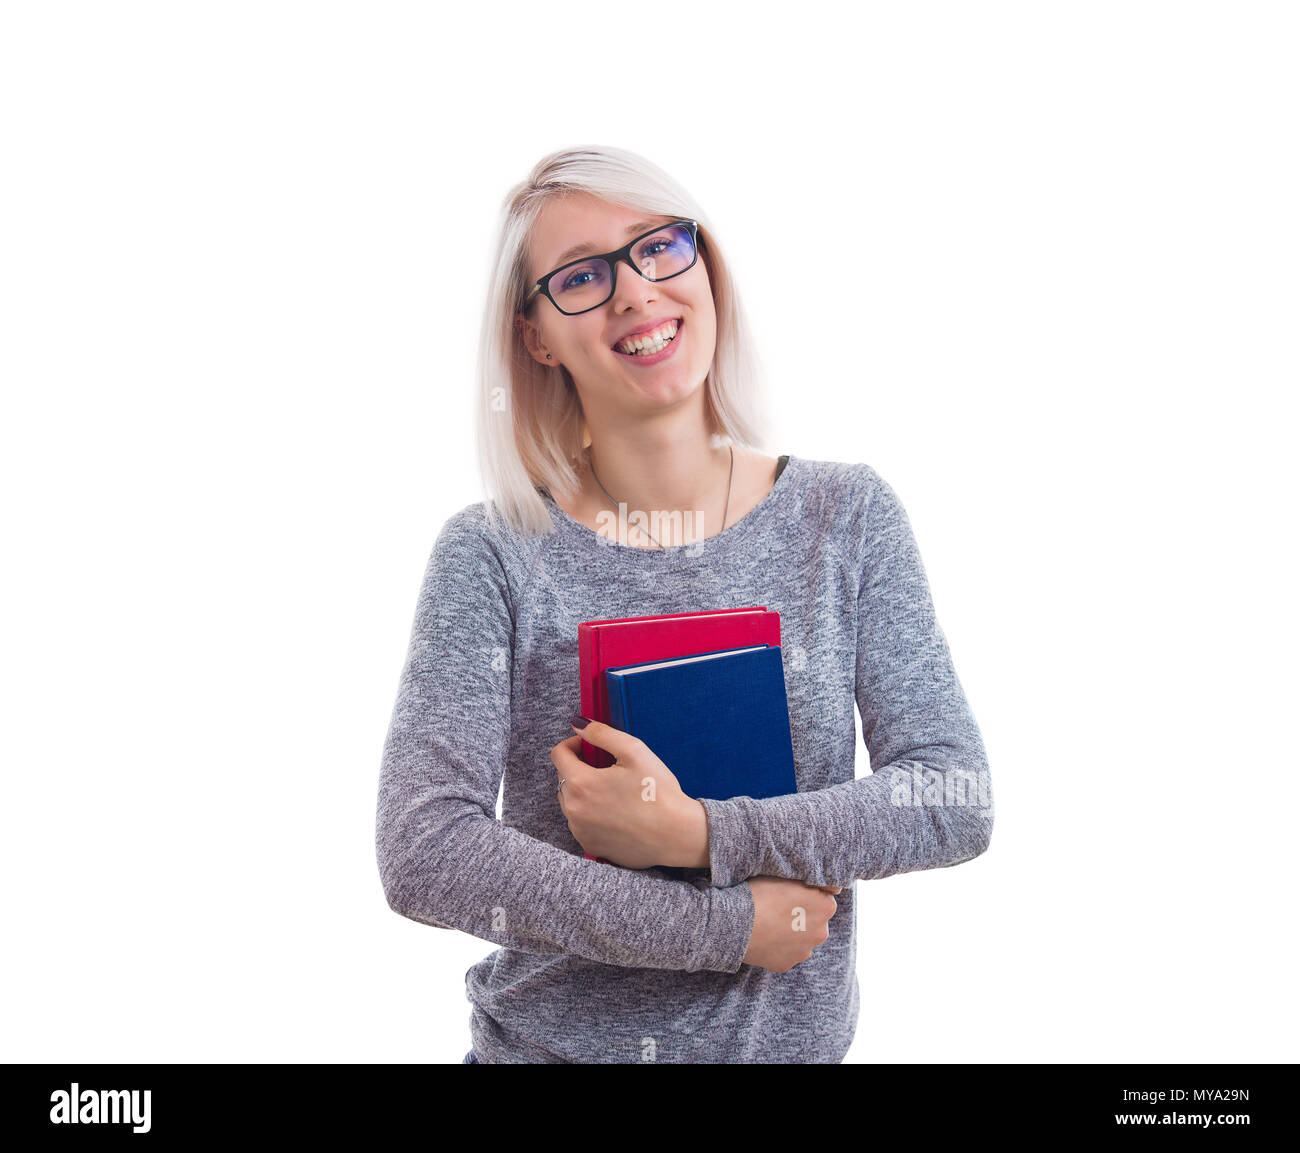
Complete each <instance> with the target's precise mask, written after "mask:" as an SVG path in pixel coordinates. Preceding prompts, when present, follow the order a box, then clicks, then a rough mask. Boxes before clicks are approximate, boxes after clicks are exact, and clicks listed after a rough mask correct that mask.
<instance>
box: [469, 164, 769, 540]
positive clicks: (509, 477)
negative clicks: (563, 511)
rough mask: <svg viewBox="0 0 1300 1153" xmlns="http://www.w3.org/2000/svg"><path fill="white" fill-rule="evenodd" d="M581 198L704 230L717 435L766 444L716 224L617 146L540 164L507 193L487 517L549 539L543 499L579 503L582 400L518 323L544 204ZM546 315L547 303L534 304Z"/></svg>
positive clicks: (488, 319) (491, 359)
mask: <svg viewBox="0 0 1300 1153" xmlns="http://www.w3.org/2000/svg"><path fill="white" fill-rule="evenodd" d="M574 192H584V193H588V194H590V195H592V196H596V197H599V198H600V199H602V200H605V201H607V202H608V203H610V204H616V205H619V206H620V207H625V208H630V209H637V210H640V211H643V212H645V213H646V214H647V215H653V216H678V217H682V218H689V219H691V220H695V221H697V222H698V223H699V239H700V244H699V248H700V256H701V258H702V259H703V260H704V263H705V267H706V269H707V270H708V274H709V284H710V286H711V288H712V290H713V303H714V310H715V312H716V314H717V345H716V349H715V352H714V355H713V363H712V365H710V367H709V373H708V377H707V378H706V382H705V410H706V413H707V419H708V421H709V424H710V430H711V431H712V433H713V434H714V436H715V437H716V438H724V439H727V440H729V441H730V443H732V444H733V445H749V446H755V447H757V446H759V445H760V444H761V442H762V441H763V440H764V438H765V429H766V423H767V422H766V412H765V410H764V408H763V402H762V392H761V381H760V372H761V368H760V365H759V362H758V357H757V353H756V351H755V349H754V345H753V339H752V337H751V334H750V329H749V324H748V322H747V321H746V319H745V314H744V311H743V309H742V308H741V303H740V294H739V293H738V291H737V289H736V284H735V281H734V280H733V279H732V277H731V272H730V269H729V268H728V266H727V261H726V259H725V257H724V255H723V249H722V246H721V245H720V243H719V242H718V235H717V233H716V231H715V230H714V228H713V226H712V225H711V224H710V223H709V221H708V217H707V216H706V215H705V214H704V212H703V211H702V210H701V209H700V207H699V205H698V204H696V202H695V200H694V199H693V198H692V197H691V195H690V194H689V193H688V192H687V191H686V190H685V189H684V188H683V187H682V186H681V185H680V184H678V183H677V182H676V181H675V180H673V179H672V178H671V177H670V176H669V175H668V174H667V173H666V172H664V171H663V170H662V169H660V168H658V167H656V166H655V165H654V164H652V163H650V161H648V160H645V159H644V158H642V157H640V156H637V155H636V154H635V153H632V152H626V151H624V150H622V149H619V148H576V149H568V150H565V151H562V152H553V153H551V154H550V155H549V156H545V157H543V158H542V159H541V160H539V161H538V162H537V164H536V165H535V166H534V168H533V170H532V172H530V173H529V174H528V178H527V179H526V180H523V181H521V182H520V183H519V184H517V185H516V186H515V187H514V188H512V189H511V190H510V192H509V194H508V195H507V196H506V198H505V201H504V202H503V205H502V211H501V217H500V239H499V242H498V245H497V250H496V259H495V262H494V265H493V270H492V276H491V279H490V287H489V290H488V298H487V303H486V305H485V307H484V311H483V327H482V331H481V334H480V337H479V360H478V385H479V397H478V409H477V420H478V452H479V470H480V472H481V474H482V480H483V486H484V489H485V490H486V493H487V495H488V497H489V499H488V501H487V510H488V515H489V518H490V519H495V517H497V516H498V515H499V516H504V518H505V520H506V522H507V523H508V524H509V525H510V527H511V528H513V529H514V530H515V531H516V532H521V533H527V534H530V535H544V534H546V533H548V532H551V531H552V528H553V526H552V524H551V518H550V516H549V514H548V512H547V509H546V505H545V503H544V502H543V500H542V498H541V496H540V494H539V492H538V487H537V486H539V485H544V486H546V488H547V489H548V490H549V491H550V492H551V493H559V494H560V495H563V496H568V495H572V494H573V493H575V492H576V491H577V489H578V487H579V481H578V469H577V467H576V463H577V462H578V461H579V459H580V457H581V455H582V450H583V449H584V448H585V447H586V444H587V443H589V440H584V437H583V432H584V428H585V421H584V419H583V414H582V403H581V401H580V400H579V397H578V393H577V390H576V389H575V388H574V385H573V379H572V377H571V376H570V375H569V371H568V369H566V368H564V367H562V366H556V367H550V366H544V365H541V364H538V363H537V361H535V360H534V359H533V358H532V357H531V356H530V355H529V354H528V350H527V349H526V348H525V346H524V342H523V338H522V337H521V336H520V334H519V331H518V328H517V327H516V315H517V314H518V313H519V312H520V311H521V305H522V303H523V300H524V297H525V295H526V294H527V292H528V289H529V288H530V287H531V283H532V281H531V279H530V273H529V238H530V236H531V233H532V228H533V225H534V223H535V222H536V220H537V218H538V216H539V215H540V213H541V211H542V209H543V208H544V207H545V205H546V203H547V202H548V201H550V200H551V199H553V198H557V197H563V196H565V195H567V194H569V193H574ZM535 303H536V305H537V306H538V307H541V301H540V298H538V299H537V301H535Z"/></svg>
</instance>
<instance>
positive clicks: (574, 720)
mask: <svg viewBox="0 0 1300 1153" xmlns="http://www.w3.org/2000/svg"><path fill="white" fill-rule="evenodd" d="M569 724H571V725H572V726H573V727H574V728H575V729H585V728H586V727H587V726H588V725H589V724H591V722H590V721H589V720H588V719H587V718H586V717H584V716H579V715H578V714H577V713H574V714H573V716H571V717H570V718H569Z"/></svg>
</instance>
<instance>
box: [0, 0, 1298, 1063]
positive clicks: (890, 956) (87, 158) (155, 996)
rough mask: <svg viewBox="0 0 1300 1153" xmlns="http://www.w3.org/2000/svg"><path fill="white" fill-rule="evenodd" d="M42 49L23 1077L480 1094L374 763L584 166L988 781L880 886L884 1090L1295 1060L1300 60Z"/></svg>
mask: <svg viewBox="0 0 1300 1153" xmlns="http://www.w3.org/2000/svg"><path fill="white" fill-rule="evenodd" d="M0 12H2V13H3V14H2V15H0V165H3V169H4V175H3V179H2V180H0V202H2V203H0V207H2V209H3V211H2V213H0V230H2V231H0V244H2V246H3V247H2V250H0V334H2V338H0V371H2V374H3V377H2V379H3V389H4V393H3V396H4V402H3V403H4V409H3V411H4V419H3V429H2V431H0V437H2V438H3V441H2V445H3V451H2V453H0V469H2V470H3V476H2V479H3V485H4V504H3V509H4V512H3V518H4V520H3V525H4V528H3V541H4V548H5V557H4V564H3V569H2V570H0V574H2V575H0V579H2V580H3V582H4V585H5V587H4V595H3V598H2V605H3V608H2V610H0V611H2V612H3V637H2V639H0V647H2V648H3V662H4V664H3V669H4V671H3V678H4V679H3V712H4V717H5V720H4V725H3V772H4V799H3V807H2V810H0V820H2V821H3V828H2V829H0V868H2V869H3V878H4V880H3V909H2V910H0V914H2V916H3V923H4V935H5V939H6V944H5V947H4V953H3V958H2V959H0V966H2V968H3V981H4V986H5V988H6V990H7V993H8V996H7V998H6V999H7V1002H8V1004H7V1007H6V1011H5V1022H4V1028H3V1030H0V1057H2V1058H3V1059H4V1060H6V1061H105V1062H135V1061H217V1062H226V1061H353V1060H359V1061H459V1060H460V1058H461V1057H462V1056H463V1054H464V1052H465V1051H466V1049H467V1048H468V1047H469V1033H468V1019H469V1005H468V1002H467V1001H466V999H465V993H464V974H465V970H466V969H467V968H468V967H469V966H470V965H471V964H472V963H473V962H474V961H476V960H477V959H479V958H480V957H482V956H484V955H485V954H486V953H487V952H489V951H490V950H491V948H492V946H491V945H490V944H489V943H487V942H485V941H481V940H477V939H475V938H472V937H469V936H466V935H464V934H460V933H455V932H449V931H443V930H438V929H435V928H431V927H427V926H424V925H420V924H417V923H415V922H412V921H408V920H405V919H403V918H401V917H399V916H397V915H396V914H394V913H393V912H392V911H391V910H390V909H389V908H388V906H387V904H386V902H385V900H384V895H383V892H382V889H381V886H380V883H379V876H378V869H377V865H376V862H375V855H374V852H375V850H374V816H375V801H376V790H377V783H378V768H379V760H380V754H381V750H382V745H383V739H384V736H385V733H386V729H387V725H388V721H389V716H390V712H391V709H392V705H393V700H394V697H395V694H396V691H397V685H398V677H399V673H400V671H401V666H402V662H403V659H404V656H405V651H406V644H407V640H408V634H409V630H410V626H411V620H412V617H413V614H414V609H415V599H416V594H417V591H418V588H419V582H420V579H421V577H422V575H423V571H424V565H425V562H426V560H427V557H428V553H429V549H430V547H431V545H432V542H433V539H434V536H435V535H436V532H437V530H438V528H439V527H440V526H441V524H442V523H443V521H444V520H445V519H446V518H447V517H448V516H449V515H450V514H451V513H453V512H455V511H456V510H458V509H460V508H462V507H464V506H465V505H467V504H470V503H472V502H475V501H477V500H479V499H481V496H482V493H481V491H480V489H479V487H478V472H477V466H476V464H475V460H474V456H473V443H472V430H473V425H472V407H471V406H472V404H473V369H474V357H475V355H476V348H477V340H478V331H479V323H480V317H481V308H482V302H483V298H484V295H485V293H486V289H487V273H488V259H489V253H490V250H491V247H492V245H493V242H494V236H493V226H494V222H495V219H496V214H497V211H498V208H499V205H500V202H501V200H502V198H503V197H504V195H505V193H506V191H507V189H508V188H509V187H511V186H512V185H513V184H514V183H515V182H516V181H517V180H519V179H521V178H522V177H523V176H524V175H525V174H526V173H527V171H528V169H529V168H530V167H531V165H532V164H533V163H534V162H535V161H536V160H537V159H538V158H539V157H541V156H542V155H543V154H545V153H546V152H549V151H551V150H553V149H556V148H561V147H567V146H574V145H585V144H612V145H616V146H619V147H624V148H629V149H632V150H633V151H637V152H640V153H642V154H643V155H645V156H647V157H649V158H650V159H652V160H653V161H655V162H656V163H658V164H660V165H662V166H663V167H664V168H666V169H667V170H668V171H669V172H671V173H673V174H674V175H675V176H676V177H677V178H678V179H679V180H681V181H682V183H683V184H685V185H686V187H687V188H689V189H690V190H691V191H692V192H693V193H694V195H695V196H696V197H697V198H698V199H699V201H700V202H701V203H702V204H703V206H704V207H705V210H706V211H707V212H708V213H709V214H710V216H711V217H712V218H713V221H714V223H715V225H716V227H717V229H718V231H719V235H720V236H721V237H722V238H724V239H725V243H726V244H727V245H728V246H729V247H730V251H731V253H732V257H733V260H734V262H735V265H736V269H737V273H738V276H739V278H740V285H741V287H742V291H743V293H744V296H745V301H746V304H747V306H748V308H749V311H750V313H751V317H752V319H753V321H754V325H755V329H756V332H757V335H758V339H759V342H760V347H761V351H762V354H763V357H764V361H765V364H766V369H767V375H768V388H769V397H770V405H771V409H772V413H773V417H774V420H773V429H774V433H773V437H772V439H771V441H770V443H769V444H767V445H766V446H765V447H766V448H767V450H768V451H770V452H771V454H772V455H778V454H780V453H782V452H789V453H793V454H795V455H797V456H801V457H805V458H810V459H819V460H844V461H865V462H867V463H870V464H871V465H872V466H874V467H875V468H876V469H877V470H878V471H879V472H880V473H881V474H882V475H883V476H884V477H885V478H886V479H887V480H888V481H889V482H890V483H891V484H892V485H893V486H894V487H895V489H896V491H897V492H898V494H899V496H900V497H901V499H902V500H903V502H904V504H905V506H906V508H907V509H908V512H909V514H910V516H911V519H912V524H913V528H914V530H915V532H916V535H917V539H918V541H919V543H920V546H921V550H922V555H923V557H924V560H925V563H926V566H927V569H928V572H929V575H930V580H931V585H932V589H933V593H934V597H935V602H936V606H937V609H938V612H939V619H940V622H941V624H942V625H943V627H944V629H945V632H946V634H947V636H948V639H949V643H950V645H951V648H952V653H953V657H954V661H955V663H956V666H957V669H958V672H959V675H960V677H961V679H962V683H963V685H964V687H965V689H966V691H967V694H968V697H969V699H970V701H971V704H972V707H973V709H974V712H975V715H976V718H977V720H978V721H979V723H980V726H981V730H982V732H983V734H984V737H985V741H986V744H987V747H988V752H989V757H990V763H991V767H992V774H993V787H994V796H995V799H996V805H997V819H996V822H995V827H994V835H993V843H992V846H991V848H990V850H989V851H988V852H987V853H986V854H984V855H983V856H981V857H980V858H978V859H976V860H975V861H972V862H970V863H968V864H966V865H963V866H961V867H959V868H955V869H946V870H937V871H932V872H924V873H913V874H906V875H901V876H896V877H891V878H888V879H887V880H884V881H877V882H872V883H860V884H859V886H858V895H859V902H860V909H859V918H860V920H859V931H860V945H859V954H860V960H859V964H860V973H859V976H860V980H861V983H862V991H863V1012H862V1017H861V1020H860V1022H859V1027H858V1032H857V1037H856V1040H855V1042H854V1045H853V1048H852V1050H851V1052H850V1054H849V1060H850V1061H857V1062H873V1061H888V1062H905V1061H928V1060H960V1061H1016V1060H1024V1061H1085V1062H1101V1061H1137V1062H1147V1061H1230V1062H1237V1061H1255V1060H1259V1061H1293V1060H1295V1059H1296V1058H1297V1056H1298V1055H1300V1054H1298V1053H1297V1045H1296V1041H1295V1036H1296V1026H1297V997H1296V991H1295V984H1294V980H1293V974H1294V971H1295V964H1296V957H1295V949H1294V945H1293V933H1294V927H1295V892H1296V876H1295V868H1294V863H1293V861H1294V858H1293V853H1292V849H1291V842H1292V837H1293V836H1294V828H1295V814H1296V792H1297V790H1296V772H1297V767H1298V766H1297V755H1296V743H1295V734H1294V716H1295V688H1296V684H1295V681H1296V678H1295V676H1294V673H1293V670H1294V667H1295V656H1294V652H1295V643H1296V610H1295V582H1296V572H1295V567H1294V564H1293V561H1292V548H1293V538H1294V535H1295V512H1294V497H1295V485H1294V473H1293V470H1292V465H1291V461H1290V459H1289V454H1290V453H1291V451H1292V449H1293V441H1294V416H1295V406H1294V402H1293V394H1294V392H1295V389H1296V386H1297V384H1298V383H1300V373H1298V372H1297V359H1298V357H1297V332H1296V318H1297V304H1298V303H1300V301H1298V299H1297V297H1298V295H1300V294H1298V292H1297V269H1300V235H1298V233H1300V228H1298V226H1297V220H1298V217H1300V214H1298V213H1297V210H1296V206H1297V205H1298V204H1300V171H1298V168H1297V150H1296V143H1297V115H1296V110H1297V108H1298V107H1300V84H1298V83H1297V69H1296V59H1297V52H1298V50H1300V43H1298V39H1300V38H1298V37H1297V20H1296V17H1295V15H1294V8H1293V7H1292V6H1290V5H1286V4H1263V3H1254V4H1252V3H1214V4H1209V3H1194V2H1192V3H1176V4H1174V3H1170V4H1158V3H1142V2H1135V0H1128V2H1126V3H1099V2H1097V0H1092V2H1090V3H1068V4H1067V3H1014V4H1013V3H980V4H969V3H953V4H935V3H920V2H909V3H906V4H904V3H898V4H888V5H870V4H868V5H862V4H852V5H850V4H832V5H824V6H817V5H804V6H797V7H795V8H790V7H789V6H786V5H770V6H764V5H757V6H756V5H753V4H724V3H705V4H693V5H687V6H684V7H669V8H663V9H647V8H645V7H640V8H636V7H635V6H634V7H633V8H632V9H628V8H626V7H622V6H614V7H611V6H609V5H607V4H603V3H583V4H577V3H536V4H531V5H502V4H499V3H498V4H476V5H465V6H447V5H434V4H380V3H365V4H361V3H351V4H339V3H311V4H289V3H271V2H265V0H263V2H259V3H232V2H230V0H226V2H224V3H220V4H216V3H212V4H194V3H190V4H185V3H168V4H163V3H158V4H142V3H117V4H112V5H104V4H70V3H64V4H58V3H51V4H35V3H32V4H9V5H6V6H5V7H4V8H3V9H0ZM567 735H568V733H567V731H566V732H557V734H556V740H557V741H558V740H560V739H562V738H563V737H564V736H567ZM466 739H467V740H472V739H473V734H472V733H467V734H466ZM866 769H867V764H866V757H865V752H864V751H863V753H862V756H861V757H860V761H859V771H861V772H865V771H866Z"/></svg>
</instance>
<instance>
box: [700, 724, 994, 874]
mask: <svg viewBox="0 0 1300 1153" xmlns="http://www.w3.org/2000/svg"><path fill="white" fill-rule="evenodd" d="M946 754H951V750H933V751H932V752H931V753H930V754H928V755H927V754H924V753H922V756H920V757H918V758H916V759H910V760H899V761H895V762H893V763H891V764H889V765H886V766H884V767H883V768H881V769H880V770H878V771H876V772H874V773H872V774H871V775H870V776H867V777H861V778H858V779H857V780H852V781H846V782H844V783H842V784H839V785H834V786H832V787H830V788H827V789H820V790H816V791H814V792H808V793H795V794H792V795H790V796H784V797H767V798H764V799H762V800H755V799H753V798H751V797H736V798H733V799H731V800H728V801H713V800H705V801H703V802H701V803H702V804H703V806H704V809H705V811H706V813H707V814H708V824H709V833H708V851H709V856H708V867H709V869H710V883H711V884H713V885H718V886H723V887H726V886H731V885H735V884H737V883H739V882H741V881H744V880H745V879H746V878H748V877H752V876H760V875H761V876H772V877H786V878H789V879H791V880H801V881H804V882H806V883H808V884H811V885H847V884H848V883H849V882H850V881H852V880H854V879H858V880H873V879H876V878H880V877H888V876H892V875H893V874H895V873H906V872H911V871H914V870H917V869H936V868H945V867H948V866H950V865H957V864H961V863H962V862H963V861H968V860H970V859H971V858H972V857H975V856H978V855H979V854H980V853H982V852H983V851H984V850H985V849H986V848H987V847H988V844H989V838H990V835H991V830H992V815H993V809H992V797H991V793H990V789H989V776H988V771H987V765H986V763H985V761H984V758H983V752H982V750H980V751H979V752H978V753H975V752H968V753H967V754H966V755H965V756H962V757H956V758H954V757H952V756H951V755H946Z"/></svg>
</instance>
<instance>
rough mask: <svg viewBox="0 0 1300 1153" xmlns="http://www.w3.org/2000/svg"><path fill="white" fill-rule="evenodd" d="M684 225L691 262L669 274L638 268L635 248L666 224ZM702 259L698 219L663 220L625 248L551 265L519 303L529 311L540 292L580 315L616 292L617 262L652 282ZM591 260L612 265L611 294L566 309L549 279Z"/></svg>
mask: <svg viewBox="0 0 1300 1153" xmlns="http://www.w3.org/2000/svg"><path fill="white" fill-rule="evenodd" d="M679 224H680V225H685V226H686V227H687V228H689V229H690V230H691V249H692V251H693V253H694V255H693V256H692V257H691V262H690V264H688V265H687V266H686V267H685V268H682V269H679V270H678V271H676V272H670V273H669V274H668V275H667V276H646V274H645V273H644V272H642V271H641V269H639V268H637V266H636V263H635V261H633V259H632V249H633V248H635V247H636V246H637V245H638V244H640V243H641V241H643V240H645V239H646V238H647V237H650V236H653V235H654V234H655V233H656V232H662V231H663V230H664V229H665V228H675V227H677V225H679ZM699 259H700V225H699V222H698V221H695V220H670V221H668V223H667V224H661V225H659V226H658V227H657V228H652V229H650V231H649V232H643V233H641V235H640V236H636V237H633V238H632V239H631V240H629V241H628V242H627V243H626V244H625V245H623V247H622V248H618V249H615V250H614V251H613V252H600V253H593V254H592V255H591V256H580V257H578V258H577V259H576V260H570V261H569V262H568V264H561V265H560V267H559V268H552V269H551V271H550V272H548V273H547V274H546V275H545V276H543V277H542V278H541V279H540V280H539V281H537V282H536V283H535V284H534V285H533V286H532V287H531V288H530V289H529V290H528V295H527V296H526V297H524V303H523V304H522V305H521V306H520V309H519V311H520V312H526V311H527V310H528V307H529V306H530V305H531V304H532V303H533V301H534V300H535V299H536V298H537V297H538V296H539V295H540V296H544V297H546V299H547V300H549V301H550V302H551V303H552V304H553V305H555V310H556V311H557V312H558V313H559V314H560V315H561V316H581V315H582V314H583V313H584V312H591V311H592V309H596V308H600V307H601V305H603V304H608V303H609V299H610V297H612V296H613V295H614V284H615V281H616V280H617V279H618V266H619V264H620V263H623V262H626V263H627V264H628V265H630V266H631V268H632V269H633V270H634V271H635V272H636V274H637V275H638V276H639V277H641V278H642V279H643V280H648V281H650V283H651V284H658V283H659V281H661V280H672V278H673V277H674V276H681V275H682V273H683V272H690V270H691V269H692V268H694V267H695V266H696V264H698V263H699ZM592 260H603V261H604V262H605V263H606V264H608V265H609V296H607V297H605V299H604V300H602V301H601V302H600V304H593V305H592V306H591V308H580V309H578V311H577V312H565V310H564V309H562V308H561V307H560V305H559V303H558V302H557V301H556V299H555V297H553V296H552V295H551V289H550V282H551V278H552V277H553V276H555V275H557V274H558V273H561V272H563V271H564V270H565V269H566V268H572V267H573V266H574V265H575V264H586V263H588V262H589V261H592Z"/></svg>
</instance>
